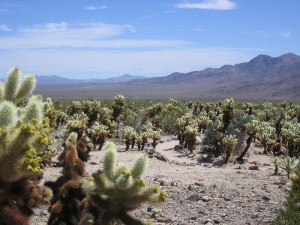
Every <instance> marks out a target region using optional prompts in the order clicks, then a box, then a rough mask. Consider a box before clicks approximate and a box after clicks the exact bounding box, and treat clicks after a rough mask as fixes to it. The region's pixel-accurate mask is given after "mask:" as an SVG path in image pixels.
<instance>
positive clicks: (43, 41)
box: [0, 22, 187, 50]
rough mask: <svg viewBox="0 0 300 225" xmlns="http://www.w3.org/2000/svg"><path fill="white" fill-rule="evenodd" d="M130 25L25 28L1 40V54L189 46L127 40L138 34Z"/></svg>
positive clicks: (61, 25)
mask: <svg viewBox="0 0 300 225" xmlns="http://www.w3.org/2000/svg"><path fill="white" fill-rule="evenodd" d="M135 32H136V29H135V27H134V26H132V25H130V24H125V25H115V24H104V23H82V24H68V23H65V22H61V23H48V24H42V25H35V26H31V27H23V28H20V29H18V30H17V32H14V33H13V34H11V35H9V36H7V35H6V36H2V37H1V36H0V50H17V49H31V50H34V49H52V48H78V49H80V48H98V49H99V48H104V49H124V48H169V47H175V46H182V45H186V44H187V42H184V41H178V40H155V39H146V40H144V39H143V40H142V39H124V38H122V35H123V34H126V33H135Z"/></svg>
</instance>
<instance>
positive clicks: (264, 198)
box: [262, 196, 271, 201]
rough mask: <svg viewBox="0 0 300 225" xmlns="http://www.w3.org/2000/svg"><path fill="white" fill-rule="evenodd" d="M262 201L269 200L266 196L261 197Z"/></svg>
mask: <svg viewBox="0 0 300 225" xmlns="http://www.w3.org/2000/svg"><path fill="white" fill-rule="evenodd" d="M262 199H263V200H265V201H270V200H271V198H269V197H268V196H263V197H262Z"/></svg>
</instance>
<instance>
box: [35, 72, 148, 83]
mask: <svg viewBox="0 0 300 225" xmlns="http://www.w3.org/2000/svg"><path fill="white" fill-rule="evenodd" d="M36 78H37V82H38V84H40V85H45V84H46V85H52V84H55V85H56V84H82V83H120V82H127V81H131V80H138V79H145V78H146V77H143V76H133V75H130V74H124V75H122V76H119V77H110V78H105V79H82V80H80V79H69V78H65V77H61V76H57V75H52V76H36Z"/></svg>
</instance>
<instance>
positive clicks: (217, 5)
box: [175, 0, 237, 10]
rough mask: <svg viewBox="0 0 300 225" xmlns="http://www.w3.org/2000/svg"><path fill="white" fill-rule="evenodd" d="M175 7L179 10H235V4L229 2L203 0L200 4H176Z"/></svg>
mask: <svg viewBox="0 0 300 225" xmlns="http://www.w3.org/2000/svg"><path fill="white" fill-rule="evenodd" d="M175 6H176V8H181V9H213V10H231V9H236V8H237V4H236V3H234V2H233V1H231V0H205V1H202V2H185V3H181V4H176V5H175Z"/></svg>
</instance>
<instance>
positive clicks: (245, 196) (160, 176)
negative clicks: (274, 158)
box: [32, 137, 288, 225]
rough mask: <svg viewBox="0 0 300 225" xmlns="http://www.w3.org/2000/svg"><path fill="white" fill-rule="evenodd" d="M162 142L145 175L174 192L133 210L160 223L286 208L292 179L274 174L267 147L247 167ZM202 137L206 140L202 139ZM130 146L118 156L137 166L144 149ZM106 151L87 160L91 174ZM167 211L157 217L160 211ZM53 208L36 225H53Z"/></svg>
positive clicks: (231, 218)
mask: <svg viewBox="0 0 300 225" xmlns="http://www.w3.org/2000/svg"><path fill="white" fill-rule="evenodd" d="M162 141H163V143H160V144H158V145H157V150H156V151H157V153H159V156H160V157H158V158H159V159H158V158H157V157H152V158H149V166H148V169H147V171H146V173H145V175H144V178H145V180H146V182H147V183H148V184H157V185H160V186H161V188H162V189H163V190H166V191H167V192H168V196H169V197H168V200H167V202H166V203H164V204H161V205H156V206H148V205H146V204H145V205H144V206H143V207H141V208H140V209H139V210H136V211H134V212H132V213H133V214H134V215H136V216H137V217H139V218H143V219H144V220H150V221H152V222H153V223H154V224H174V225H176V224H177V225H184V224H208V225H212V224H228V225H234V224H236V225H243V224H245V225H246V224H247V225H252V224H269V223H270V221H271V220H272V219H274V218H275V216H276V214H277V213H278V211H279V210H280V208H281V206H282V204H283V202H284V201H285V198H286V195H287V193H288V186H287V178H286V175H285V174H284V172H283V171H282V174H281V175H278V176H274V175H272V174H273V172H274V166H273V164H272V163H271V162H270V157H269V156H266V155H262V154H261V152H262V149H261V148H258V147H251V149H250V154H249V158H248V162H247V163H244V164H242V165H239V164H229V165H225V166H223V165H220V164H219V163H215V162H205V161H200V162H199V156H200V154H199V149H198V150H196V151H195V154H194V155H188V154H186V152H176V151H175V150H174V149H173V148H174V146H175V145H177V144H178V141H177V140H174V138H173V137H163V138H162ZM199 141H201V139H199ZM124 148H125V145H117V150H118V151H119V155H118V159H119V161H120V162H126V163H128V164H129V165H132V164H133V162H134V159H135V158H136V156H137V155H138V154H140V153H141V152H139V151H137V150H136V149H133V150H131V151H129V152H124ZM103 153H104V152H103V151H96V150H95V151H92V152H91V157H90V159H89V161H88V162H87V163H86V170H87V173H88V174H87V175H91V174H92V173H93V172H95V171H97V170H98V169H101V168H102V159H103ZM60 172H61V168H54V167H49V168H46V170H45V174H44V179H43V180H42V183H43V182H44V181H48V180H55V179H56V178H57V177H58V176H59V175H60ZM157 209H158V210H159V211H160V210H161V213H159V214H158V215H155V213H153V212H154V211H155V210H157ZM48 216H49V213H48V212H47V208H46V207H45V208H40V209H35V214H34V216H33V217H32V224H39V225H43V224H46V223H47V219H48Z"/></svg>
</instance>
